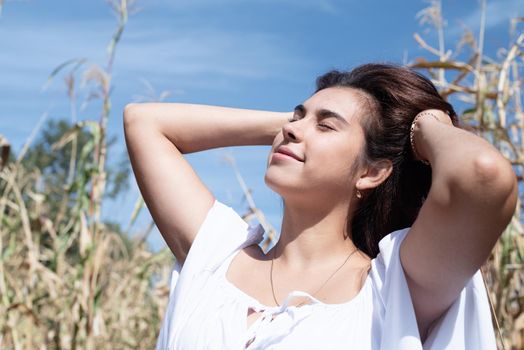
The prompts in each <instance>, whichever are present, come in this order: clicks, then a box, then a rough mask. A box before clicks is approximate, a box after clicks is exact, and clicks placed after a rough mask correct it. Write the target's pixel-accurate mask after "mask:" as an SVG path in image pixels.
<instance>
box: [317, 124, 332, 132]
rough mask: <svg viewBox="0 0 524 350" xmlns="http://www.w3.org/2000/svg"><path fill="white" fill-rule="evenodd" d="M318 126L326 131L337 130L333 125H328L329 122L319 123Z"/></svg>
mask: <svg viewBox="0 0 524 350" xmlns="http://www.w3.org/2000/svg"><path fill="white" fill-rule="evenodd" d="M317 125H318V127H319V128H320V129H322V130H324V131H327V130H336V129H335V128H334V127H332V126H331V125H328V124H324V123H318V124H317Z"/></svg>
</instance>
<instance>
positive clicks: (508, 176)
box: [473, 152, 517, 197]
mask: <svg viewBox="0 0 524 350" xmlns="http://www.w3.org/2000/svg"><path fill="white" fill-rule="evenodd" d="M494 153H495V152H494ZM473 178H474V179H476V180H477V181H476V182H477V184H478V185H480V186H482V187H481V189H484V190H486V189H489V190H490V192H491V193H492V194H493V195H496V194H498V195H501V196H504V197H507V196H515V192H516V188H517V177H516V175H515V172H514V171H513V168H512V166H511V163H510V162H509V161H508V160H507V159H506V158H504V157H503V156H502V155H501V154H499V153H498V152H496V153H495V154H482V155H479V156H477V157H476V158H475V159H474V160H473Z"/></svg>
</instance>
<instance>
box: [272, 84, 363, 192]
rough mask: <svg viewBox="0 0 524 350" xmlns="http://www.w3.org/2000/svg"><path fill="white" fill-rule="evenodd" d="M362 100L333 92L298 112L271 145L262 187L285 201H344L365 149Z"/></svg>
mask: <svg viewBox="0 0 524 350" xmlns="http://www.w3.org/2000/svg"><path fill="white" fill-rule="evenodd" d="M363 98H364V97H363V96H362V94H361V93H360V92H359V91H357V90H355V89H351V88H346V87H332V88H327V89H324V90H321V91H319V92H317V93H316V94H314V95H313V96H311V97H310V98H309V99H308V100H306V101H305V102H304V103H303V104H301V105H299V106H297V107H296V108H295V112H294V116H293V118H292V120H291V121H290V122H288V123H287V124H285V125H284V127H283V128H282V132H280V133H278V134H277V136H276V137H275V140H274V142H273V146H272V148H271V152H270V153H269V158H268V165H267V170H266V176H265V181H266V184H267V185H268V186H269V187H270V188H271V189H273V190H274V191H275V192H277V193H279V194H280V195H281V196H282V197H284V199H285V198H286V197H288V196H292V197H296V196H303V195H306V196H308V197H309V198H312V197H311V196H313V198H314V197H318V196H329V197H330V198H333V196H341V198H348V195H350V194H351V193H352V191H353V188H354V186H355V180H354V179H355V175H356V174H355V173H354V171H355V169H354V167H352V165H353V163H354V162H355V160H356V159H357V158H358V155H359V154H360V152H361V149H362V147H363V145H364V131H363V129H362V127H361V126H360V122H359V114H361V113H362V108H361V106H362V101H363ZM313 198H312V199H313ZM319 199H320V198H319Z"/></svg>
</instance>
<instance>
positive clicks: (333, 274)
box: [269, 246, 358, 306]
mask: <svg viewBox="0 0 524 350" xmlns="http://www.w3.org/2000/svg"><path fill="white" fill-rule="evenodd" d="M357 250H358V248H355V249H354V250H352V251H351V253H349V255H348V256H347V258H346V260H344V262H343V263H342V265H340V266H339V267H338V268H337V269H336V270H335V272H333V273H332V274H331V275H330V276H329V277H328V278H327V280H325V281H324V283H322V285H321V286H320V288H318V289H317V290H316V291H315V292H314V293H313V294H311V296H312V297H314V296H315V295H316V294H317V293H318V292H320V290H321V289H322V288H324V286H325V285H326V284H327V283H328V282H329V280H330V279H331V278H332V277H333V276H335V274H336V273H337V272H338V271H339V270H340V269H341V268H342V267H343V266H344V265H346V263H347V262H348V260H349V258H351V256H352V255H353V254H354V253H355V252H356V251H357ZM276 254H277V248H276V246H275V248H274V250H273V256H272V257H271V270H270V271H269V281H270V282H271V293H272V294H273V300H274V301H275V304H277V306H280V304H279V303H278V300H277V297H276V296H275V287H274V283H273V262H274V261H275V255H276ZM300 305H302V304H300Z"/></svg>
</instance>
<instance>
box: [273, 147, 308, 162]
mask: <svg viewBox="0 0 524 350" xmlns="http://www.w3.org/2000/svg"><path fill="white" fill-rule="evenodd" d="M275 153H281V154H285V155H286V156H289V157H291V158H294V159H296V160H298V161H299V162H304V159H303V158H302V157H299V156H298V155H297V154H296V153H295V152H293V151H292V150H291V149H290V148H288V147H286V146H280V147H278V148H277V149H276V151H275Z"/></svg>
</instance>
